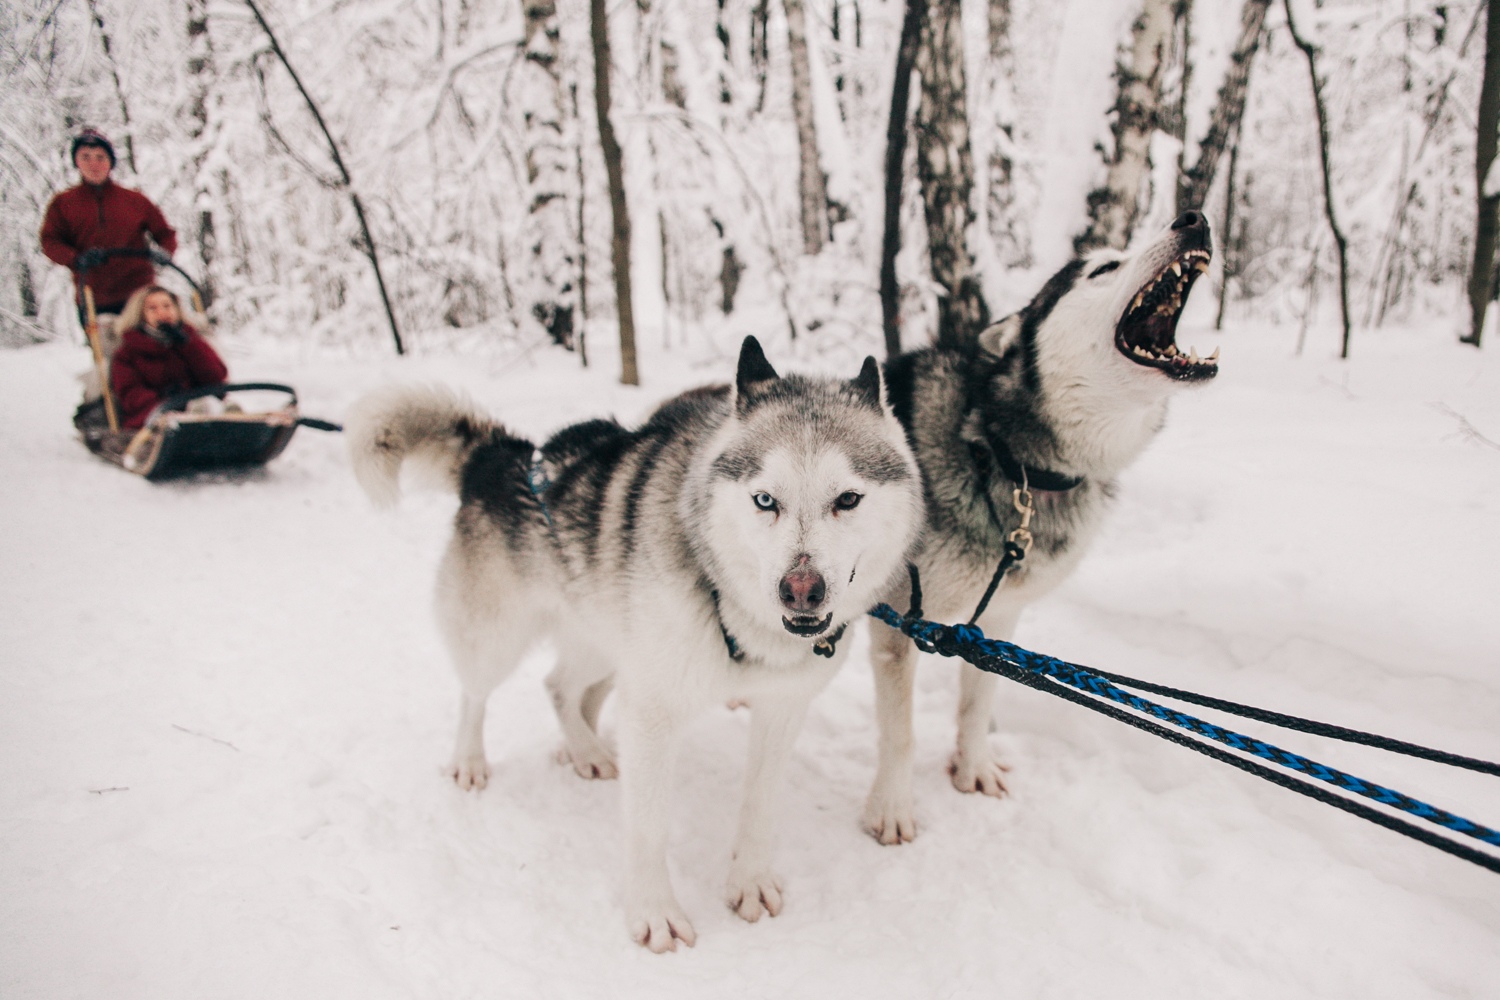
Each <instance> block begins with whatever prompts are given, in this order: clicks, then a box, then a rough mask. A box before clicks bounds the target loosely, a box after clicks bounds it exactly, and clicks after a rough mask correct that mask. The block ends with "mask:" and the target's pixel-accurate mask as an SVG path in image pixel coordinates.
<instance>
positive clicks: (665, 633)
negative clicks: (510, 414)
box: [349, 337, 924, 952]
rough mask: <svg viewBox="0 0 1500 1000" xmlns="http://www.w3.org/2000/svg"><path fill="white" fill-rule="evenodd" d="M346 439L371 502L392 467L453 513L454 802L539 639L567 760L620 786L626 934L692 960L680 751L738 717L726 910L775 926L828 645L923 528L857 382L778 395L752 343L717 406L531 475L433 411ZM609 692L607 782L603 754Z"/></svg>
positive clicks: (424, 397)
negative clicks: (500, 692) (787, 773)
mask: <svg viewBox="0 0 1500 1000" xmlns="http://www.w3.org/2000/svg"><path fill="white" fill-rule="evenodd" d="M349 431H350V435H351V439H350V447H351V449H352V453H353V459H354V470H355V474H356V476H357V477H358V479H359V481H360V483H361V484H362V485H363V486H364V487H365V489H366V491H367V492H368V493H369V494H370V495H371V497H372V498H373V499H374V500H376V501H377V502H381V501H385V502H391V501H394V500H395V499H396V497H397V494H398V491H399V485H398V484H399V476H400V469H401V465H402V463H403V462H404V461H412V462H413V463H414V464H421V465H425V466H426V467H427V468H428V469H429V471H431V472H436V473H437V474H438V475H439V476H441V477H442V478H444V479H445V480H446V481H447V483H448V485H449V486H450V487H451V488H452V489H454V490H455V491H457V493H458V495H459V497H460V499H461V505H460V507H459V511H458V515H457V519H456V522H455V525H454V532H453V538H452V541H451V542H450V544H449V546H448V551H447V554H446V556H445V558H444V560H443V564H442V568H441V570H440V573H439V579H438V586H437V607H438V615H439V618H440V621H441V626H442V630H443V633H444V636H445V638H446V639H447V643H448V647H449V650H450V653H451V655H452V657H453V660H454V664H455V666H456V667H457V669H458V675H459V680H460V682H461V685H462V689H463V696H462V701H461V704H460V709H459V723H458V740H457V746H456V747H455V749H454V752H453V764H452V775H453V778H454V779H455V780H456V781H457V782H458V784H459V786H460V787H462V788H483V787H484V785H485V782H486V780H487V778H488V775H489V767H488V764H487V763H486V761H485V757H484V739H483V726H484V710H485V702H486V700H487V698H488V697H489V694H490V692H491V691H492V690H493V689H494V688H495V687H496V685H498V684H499V683H500V682H501V681H503V680H504V679H505V678H506V676H507V675H508V674H510V672H511V671H512V670H513V669H514V667H515V666H516V663H517V662H518V661H519V660H520V659H521V657H522V655H523V654H524V653H525V652H526V650H527V648H528V647H529V646H530V645H531V644H532V643H533V642H534V641H535V640H536V639H538V638H539V637H541V636H543V635H550V636H552V638H553V639H554V641H555V642H556V644H557V648H558V661H557V666H556V668H555V669H554V670H553V671H552V673H551V675H550V676H549V677H548V678H547V685H548V688H549V689H550V691H551V693H552V699H553V703H554V705H555V707H556V709H557V716H558V720H559V721H560V722H561V724H562V731H563V737H564V741H565V753H566V754H567V756H568V758H570V759H571V761H572V764H573V766H574V768H575V769H576V770H577V771H578V773H579V774H581V775H583V776H585V777H605V778H607V777H614V776H615V775H616V774H617V773H618V774H619V776H620V777H621V783H622V786H623V787H622V801H623V804H624V822H625V831H624V832H625V843H626V878H625V892H624V899H625V910H626V922H627V925H628V927H629V930H630V933H631V935H632V936H633V937H634V938H635V940H636V941H638V942H640V943H641V944H644V945H645V946H646V947H648V948H650V949H651V950H652V951H656V952H660V951H666V950H669V949H672V950H675V949H676V947H677V942H678V941H682V942H684V943H686V944H688V945H691V944H692V943H693V941H694V938H695V934H694V931H693V927H692V924H691V923H690V922H689V921H688V918H687V916H686V914H685V913H684V912H683V910H682V907H681V906H680V905H679V904H678V902H677V899H676V896H675V895H674V894H673V891H672V885H671V881H670V879H669V877H668V874H667V850H666V848H667V831H668V820H669V810H668V805H669V803H670V800H671V786H672V762H673V757H674V750H675V747H676V744H677V742H678V735H679V734H680V733H681V731H682V729H683V727H684V726H685V725H686V724H687V723H688V722H689V721H690V720H691V719H692V717H693V716H694V715H695V714H697V713H699V712H702V711H703V710H705V709H707V708H709V707H711V706H714V705H723V704H724V703H725V702H726V701H729V700H735V701H740V702H744V703H748V704H749V705H750V708H751V727H750V755H749V764H748V768H747V772H746V779H745V790H744V799H743V803H742V806H741V809H740V819H739V829H738V833H737V835H736V840H735V845H734V853H733V856H732V857H733V860H732V862H731V864H730V870H729V882H728V887H727V899H728V902H729V905H730V906H731V907H732V908H733V909H734V910H735V911H736V912H738V913H739V915H740V916H741V917H743V918H744V919H746V920H749V921H754V920H757V919H759V918H760V916H761V914H762V913H770V914H771V915H772V916H775V915H776V914H777V913H779V912H780V910H781V907H782V883H781V879H780V877H779V876H778V875H777V874H776V873H775V872H774V870H773V868H772V853H773V845H772V841H773V834H774V822H773V820H774V817H775V804H774V795H775V790H776V786H777V784H778V782H779V779H780V776H781V773H782V771H783V769H784V765H785V763H786V761H787V759H788V757H789V755H790V752H791V749H792V744H793V742H794V740H795V739H796V736H797V733H798V731H799V729H800V728H801V725H802V721H803V718H804V716H805V714H806V711H807V706H808V702H809V701H810V700H811V699H812V697H813V696H814V695H815V694H817V693H818V691H820V690H821V689H822V688H823V687H824V686H825V685H826V684H827V683H828V681H829V679H830V678H832V676H833V674H834V673H835V672H836V671H837V669H838V667H839V665H840V663H841V661H842V659H843V657H844V655H845V654H846V652H847V651H846V649H845V648H844V647H843V645H841V644H840V643H839V639H840V638H841V637H842V636H843V634H844V630H845V628H846V627H847V626H848V624H849V623H850V622H851V621H852V620H853V619H855V618H856V617H858V616H860V615H862V614H863V613H864V612H865V611H866V610H867V609H868V608H869V607H871V606H872V605H873V604H874V603H876V600H877V599H878V598H879V596H880V595H881V594H882V593H884V592H886V591H888V590H889V589H890V587H891V585H892V581H893V579H894V578H895V577H897V576H904V575H905V574H904V571H903V567H904V566H905V563H906V557H907V555H908V549H910V548H911V547H912V545H913V543H914V542H915V539H916V537H917V535H918V533H919V532H920V531H921V528H922V524H923V518H924V515H923V510H922V488H921V476H920V473H919V471H918V469H917V464H916V460H915V458H914V457H913V456H912V453H911V450H910V448H909V446H908V444H907V441H906V434H905V432H904V431H903V430H902V428H901V425H900V423H899V422H897V420H896V418H895V416H894V414H893V413H892V411H891V410H890V408H889V407H888V405H887V404H886V403H885V401H884V399H883V393H882V386H881V378H880V369H879V366H878V365H876V363H875V359H874V358H869V359H866V361H865V363H864V367H863V369H862V370H861V371H860V373H859V375H858V377H856V378H854V379H853V380H851V381H843V380H836V379H813V378H803V377H798V376H795V375H794V376H788V377H786V378H781V377H779V376H778V375H777V374H776V371H775V369H773V368H772V367H771V365H770V364H769V363H768V362H767V361H766V358H765V355H764V354H763V353H762V352H761V348H760V345H759V343H757V342H756V340H755V338H753V337H749V338H746V340H745V342H744V346H743V347H742V349H741V352H740V358H739V367H738V373H737V376H736V379H735V384H734V386H733V387H730V386H717V387H710V388H705V389H698V390H695V391H692V392H688V393H685V394H684V395H681V396H679V397H677V398H676V399H673V400H671V401H669V402H667V403H665V404H664V405H663V406H661V407H660V408H659V409H658V410H657V411H656V412H655V413H654V414H653V415H652V416H651V417H650V418H649V419H648V420H647V421H646V422H645V423H644V424H643V425H642V426H641V427H639V428H638V429H636V430H626V429H625V428H623V427H621V426H620V425H619V424H617V423H615V422H613V421H609V420H595V421H590V422H587V423H582V424H577V425H575V426H572V427H569V428H567V429H565V430H563V431H561V432H560V433H558V434H557V435H556V436H554V437H553V438H552V439H551V440H550V441H548V442H547V443H546V444H545V445H543V446H542V448H541V450H540V452H539V458H537V459H536V460H535V461H534V460H533V453H534V452H535V449H534V447H533V445H532V443H531V442H529V441H524V440H521V439H520V438H517V437H514V436H512V435H511V434H509V433H507V432H506V431H505V429H504V428H502V427H501V426H500V425H499V424H497V423H495V422H494V421H493V420H491V419H490V418H488V417H486V416H484V415H483V414H481V413H479V412H477V411H476V410H475V409H474V408H473V407H472V406H470V405H468V404H467V403H464V402H461V401H459V400H458V399H456V398H455V397H453V396H452V395H449V394H447V393H445V392H441V391H433V390H425V391H423V390H415V391H414V390H397V391H394V392H386V393H376V394H374V395H373V396H371V397H367V399H366V400H363V401H361V403H360V404H359V406H358V407H357V412H356V414H355V416H354V418H353V419H352V420H351V421H350V423H349ZM612 685H613V688H614V689H615V690H616V691H617V701H618V706H617V729H618V736H619V764H618V771H617V767H616V761H615V757H614V755H613V753H612V751H611V750H610V748H609V747H608V746H607V745H606V744H605V743H604V742H603V741H602V740H601V739H600V737H599V734H598V731H597V721H598V713H599V708H600V705H601V703H602V702H603V700H604V697H605V696H606V695H607V694H608V693H609V691H610V690H611V686H612Z"/></svg>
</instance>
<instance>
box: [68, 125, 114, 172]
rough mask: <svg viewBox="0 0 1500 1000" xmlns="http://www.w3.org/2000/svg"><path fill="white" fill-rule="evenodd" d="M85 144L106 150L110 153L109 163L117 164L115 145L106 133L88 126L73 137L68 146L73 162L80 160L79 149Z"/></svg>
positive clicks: (69, 156) (111, 164) (70, 158)
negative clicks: (106, 136) (111, 143)
mask: <svg viewBox="0 0 1500 1000" xmlns="http://www.w3.org/2000/svg"><path fill="white" fill-rule="evenodd" d="M84 146H95V147H97V148H99V149H102V150H104V152H105V153H107V154H108V155H109V165H110V166H111V167H112V166H114V165H115V147H114V146H112V145H110V142H109V140H108V139H107V138H105V136H104V133H103V132H100V131H99V130H98V129H95V128H86V129H84V130H83V131H82V132H79V133H78V134H77V135H75V136H74V137H73V143H72V145H70V146H69V147H68V159H69V160H70V161H72V162H73V163H77V162H78V150H79V149H81V148H82V147H84Z"/></svg>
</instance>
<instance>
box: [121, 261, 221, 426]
mask: <svg viewBox="0 0 1500 1000" xmlns="http://www.w3.org/2000/svg"><path fill="white" fill-rule="evenodd" d="M120 319H121V324H122V325H124V324H126V323H129V324H131V325H130V326H129V328H128V329H127V330H126V331H125V335H124V337H122V338H121V340H120V348H119V350H117V351H115V356H114V360H113V361H111V362H110V366H109V385H110V389H111V390H113V391H114V394H115V401H116V403H117V404H118V405H119V409H120V421H121V423H122V424H123V425H124V426H125V427H126V428H128V429H134V428H137V427H140V426H141V425H143V424H144V423H145V422H146V418H147V417H148V416H150V414H151V411H152V410H153V409H155V408H156V404H157V403H160V402H161V401H162V400H163V399H165V398H166V397H167V396H170V395H172V394H173V393H177V392H182V391H183V390H184V389H196V388H197V387H199V386H203V385H218V384H219V383H221V382H223V381H224V380H225V379H227V378H228V377H229V369H228V368H226V367H225V366H224V362H223V361H222V360H220V358H219V355H218V353H217V352H215V351H214V349H213V348H212V347H211V346H209V343H208V341H206V340H204V339H203V338H202V337H201V336H199V335H198V331H197V330H194V329H193V328H192V327H191V326H189V325H188V324H187V323H184V322H183V321H182V307H181V305H180V304H179V303H178V301H177V296H176V295H174V294H172V293H171V292H169V291H167V289H165V288H162V287H160V286H159V285H151V286H149V287H147V288H144V289H141V290H140V291H139V292H137V293H136V294H135V295H134V296H132V298H131V299H130V301H129V302H128V303H127V304H126V307H125V311H124V312H123V313H122V314H121V316H120Z"/></svg>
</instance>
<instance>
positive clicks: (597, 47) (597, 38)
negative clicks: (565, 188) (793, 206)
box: [589, 0, 641, 385]
mask: <svg viewBox="0 0 1500 1000" xmlns="http://www.w3.org/2000/svg"><path fill="white" fill-rule="evenodd" d="M608 18H609V14H608V12H607V11H606V10H605V6H604V0H589V21H590V31H591V34H592V38H593V44H594V108H595V112H596V114H597V116H598V118H599V145H600V147H602V149H603V152H604V172H605V174H606V176H607V177H608V180H609V207H610V215H611V217H612V219H613V222H614V231H613V237H612V238H611V240H610V258H611V260H612V262H613V263H614V271H615V312H616V313H617V314H618V316H619V322H620V381H621V382H623V383H624V384H625V385H640V384H641V378H640V374H639V373H638V372H637V371H636V364H635V310H634V306H633V305H632V303H631V298H630V212H629V208H628V207H627V206H626V204H625V166H624V154H623V153H622V152H621V151H620V143H619V141H618V140H617V139H616V138H615V127H614V124H613V123H612V122H611V121H610V120H609V104H610V100H609V70H610V61H609V20H608Z"/></svg>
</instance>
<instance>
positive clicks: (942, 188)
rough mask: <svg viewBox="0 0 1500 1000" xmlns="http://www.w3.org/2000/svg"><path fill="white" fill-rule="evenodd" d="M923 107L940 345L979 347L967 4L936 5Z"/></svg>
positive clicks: (983, 313)
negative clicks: (976, 344) (941, 292)
mask: <svg viewBox="0 0 1500 1000" xmlns="http://www.w3.org/2000/svg"><path fill="white" fill-rule="evenodd" d="M917 73H918V75H919V76H920V77H921V80H922V101H921V103H920V104H919V105H918V106H917V124H916V130H917V176H918V177H919V178H920V179H921V182H922V208H923V214H924V215H925V216H926V219H927V250H928V255H929V257H930V258H931V265H932V277H933V280H934V281H936V282H937V283H938V284H939V285H940V286H942V288H943V289H944V290H945V294H944V295H943V296H942V298H941V299H939V301H938V331H937V340H938V343H940V344H963V343H969V342H972V341H973V339H974V338H975V337H977V336H979V331H980V330H982V329H984V327H985V326H987V325H988V324H989V308H988V307H987V306H986V305H985V301H984V291H983V289H982V288H981V286H980V283H979V276H978V273H977V270H976V268H975V266H974V255H973V253H971V252H970V250H969V244H968V235H969V230H970V228H971V227H972V226H973V224H974V206H973V204H972V201H971V195H972V194H973V191H974V158H973V154H972V152H971V151H970V146H969V116H968V110H967V107H966V98H965V94H966V91H967V87H966V84H965V79H964V42H963V23H962V5H961V3H960V0H934V2H932V3H931V4H930V5H929V6H928V8H927V24H926V27H925V29H924V30H923V32H922V44H921V45H920V46H919V47H918V49H917Z"/></svg>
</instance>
